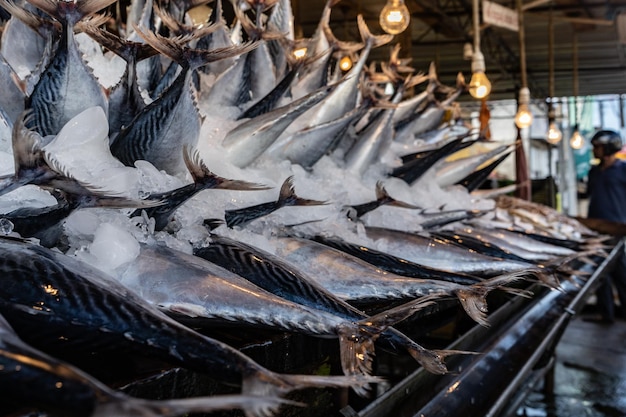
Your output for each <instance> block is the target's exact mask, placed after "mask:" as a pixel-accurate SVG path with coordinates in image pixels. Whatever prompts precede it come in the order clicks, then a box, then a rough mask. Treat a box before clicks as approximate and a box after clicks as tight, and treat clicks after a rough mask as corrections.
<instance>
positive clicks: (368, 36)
mask: <svg viewBox="0 0 626 417" xmlns="http://www.w3.org/2000/svg"><path fill="white" fill-rule="evenodd" d="M357 24H358V26H359V34H360V35H361V39H362V40H363V42H365V43H366V44H367V43H371V44H372V46H373V47H374V48H375V47H377V46H382V45H385V44H386V43H389V42H391V40H392V39H393V35H373V34H372V32H370V29H369V27H367V23H365V19H364V18H363V15H362V14H360V15H358V16H357Z"/></svg>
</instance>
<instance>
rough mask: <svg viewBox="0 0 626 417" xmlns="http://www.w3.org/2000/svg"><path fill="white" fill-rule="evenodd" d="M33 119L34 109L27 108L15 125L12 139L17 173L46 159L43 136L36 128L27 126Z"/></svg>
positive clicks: (40, 163)
mask: <svg viewBox="0 0 626 417" xmlns="http://www.w3.org/2000/svg"><path fill="white" fill-rule="evenodd" d="M33 119H34V115H33V112H32V110H26V111H24V112H23V113H22V115H21V117H19V118H18V119H17V120H16V121H15V124H14V125H13V133H12V138H11V139H12V146H13V158H14V160H15V172H16V173H19V171H20V170H21V169H30V168H35V167H39V166H41V165H42V163H43V161H44V157H43V155H44V152H43V150H42V149H41V143H42V141H43V138H42V137H41V135H40V134H39V133H37V132H36V131H35V130H32V129H30V128H28V127H27V126H28V124H29V123H31V122H32V120H33Z"/></svg>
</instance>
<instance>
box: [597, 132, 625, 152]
mask: <svg viewBox="0 0 626 417" xmlns="http://www.w3.org/2000/svg"><path fill="white" fill-rule="evenodd" d="M591 145H592V146H596V145H603V146H604V154H605V155H613V154H614V153H617V152H619V151H620V150H621V149H622V138H621V137H620V135H619V134H618V133H617V132H614V131H612V130H600V131H598V132H596V134H595V135H593V137H592V138H591Z"/></svg>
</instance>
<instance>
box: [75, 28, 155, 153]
mask: <svg viewBox="0 0 626 417" xmlns="http://www.w3.org/2000/svg"><path fill="white" fill-rule="evenodd" d="M80 28H81V29H82V30H83V31H84V32H85V33H87V34H88V35H89V36H91V37H92V38H93V39H94V40H96V41H97V42H98V43H100V44H101V45H102V46H104V47H106V48H107V49H108V50H110V51H113V52H114V53H115V54H117V55H118V56H120V57H121V58H122V59H124V61H126V69H125V70H124V74H123V75H122V77H121V78H120V81H119V82H118V83H117V84H115V85H114V86H113V87H112V88H111V90H110V91H109V117H108V119H109V141H110V142H111V143H112V142H114V140H115V137H116V136H117V135H118V134H119V131H120V130H121V129H122V128H123V127H126V126H129V125H130V123H131V121H132V120H133V119H134V118H135V116H136V115H137V114H139V112H141V111H142V110H143V109H144V108H145V107H146V102H145V101H144V99H143V97H142V96H141V92H140V91H139V84H138V82H137V63H138V62H140V61H141V60H143V59H146V58H149V57H151V56H154V55H156V54H157V51H156V50H155V49H154V48H153V47H151V46H150V45H148V44H146V43H141V42H132V41H125V40H123V39H122V38H120V37H119V36H116V35H115V34H113V33H111V32H110V31H108V30H105V29H102V28H99V27H97V26H95V25H93V24H92V23H83V24H81V25H80Z"/></svg>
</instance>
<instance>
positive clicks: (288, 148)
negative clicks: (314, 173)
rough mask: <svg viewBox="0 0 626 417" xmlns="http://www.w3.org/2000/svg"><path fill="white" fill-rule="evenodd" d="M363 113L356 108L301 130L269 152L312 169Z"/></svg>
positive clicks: (276, 157)
mask: <svg viewBox="0 0 626 417" xmlns="http://www.w3.org/2000/svg"><path fill="white" fill-rule="evenodd" d="M361 114H362V110H361V108H356V109H354V110H352V111H350V112H348V113H346V114H345V115H343V116H342V117H340V118H338V119H335V120H332V121H330V122H328V123H322V124H319V125H316V126H312V127H308V128H304V129H302V130H299V131H297V132H295V133H293V134H291V135H290V136H288V137H286V138H284V139H280V140H279V141H278V142H277V143H276V145H275V146H274V147H271V148H270V149H268V151H267V153H268V155H270V156H271V157H272V158H275V159H277V160H284V159H288V160H289V161H291V162H292V163H294V164H298V165H300V166H301V167H303V168H306V169H311V168H312V167H313V166H314V165H315V164H316V163H317V161H319V160H320V158H322V157H323V156H324V155H326V154H327V153H328V152H329V150H330V149H332V147H333V146H334V145H335V144H337V142H339V141H340V140H341V139H342V138H343V136H344V135H345V134H346V132H347V131H348V129H349V128H350V126H351V125H352V124H353V123H354V121H355V120H357V118H358V116H359V115H361Z"/></svg>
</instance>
